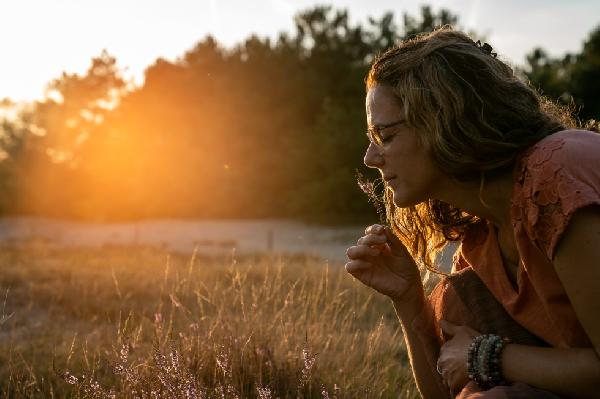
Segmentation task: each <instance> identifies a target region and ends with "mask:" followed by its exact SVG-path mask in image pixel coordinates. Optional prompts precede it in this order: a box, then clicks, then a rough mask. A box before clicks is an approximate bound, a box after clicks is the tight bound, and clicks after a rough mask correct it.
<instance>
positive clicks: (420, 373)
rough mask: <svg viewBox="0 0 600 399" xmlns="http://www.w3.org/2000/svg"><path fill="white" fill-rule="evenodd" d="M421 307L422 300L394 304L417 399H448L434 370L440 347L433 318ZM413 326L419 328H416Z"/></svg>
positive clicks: (446, 390) (446, 391)
mask: <svg viewBox="0 0 600 399" xmlns="http://www.w3.org/2000/svg"><path fill="white" fill-rule="evenodd" d="M425 306H428V303H427V301H426V300H425V298H424V297H423V298H419V299H418V300H416V301H415V304H414V305H410V306H407V304H406V303H399V302H397V301H394V308H395V309H396V314H397V315H398V319H399V320H400V324H401V325H402V330H403V333H404V340H405V342H406V349H407V352H408V357H409V360H410V365H411V368H412V371H413V376H414V378H415V382H416V384H417V388H418V389H419V392H420V393H421V396H422V397H423V398H424V399H437V398H450V397H451V396H450V392H449V390H448V388H447V387H446V385H445V384H444V382H443V380H442V378H441V376H440V375H439V374H438V373H437V371H436V368H435V367H436V361H437V357H438V353H439V350H440V348H439V342H438V341H437V339H436V332H435V328H434V325H433V319H432V318H431V317H430V315H429V313H428V312H427V311H426V309H425ZM415 322H416V323H415ZM415 324H418V325H419V328H418V329H416V328H415Z"/></svg>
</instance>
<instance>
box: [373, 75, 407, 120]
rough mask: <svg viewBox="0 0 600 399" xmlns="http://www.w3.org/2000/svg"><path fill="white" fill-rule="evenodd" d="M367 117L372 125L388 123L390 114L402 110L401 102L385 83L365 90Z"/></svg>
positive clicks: (394, 114)
mask: <svg viewBox="0 0 600 399" xmlns="http://www.w3.org/2000/svg"><path fill="white" fill-rule="evenodd" d="M365 102H366V103H365V105H366V110H367V118H368V119H369V123H370V124H372V125H378V124H385V123H389V122H390V121H389V120H388V119H389V118H390V116H396V117H397V116H398V114H399V113H402V112H403V108H402V103H401V102H400V99H399V98H398V97H397V96H396V94H395V93H394V90H393V88H392V87H390V86H387V85H379V84H378V85H374V86H372V87H371V88H369V90H368V91H367V96H366V100H365Z"/></svg>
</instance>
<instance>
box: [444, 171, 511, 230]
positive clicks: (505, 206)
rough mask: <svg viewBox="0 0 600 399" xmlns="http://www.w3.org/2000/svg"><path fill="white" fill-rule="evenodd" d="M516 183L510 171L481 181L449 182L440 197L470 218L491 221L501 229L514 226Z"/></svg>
mask: <svg viewBox="0 0 600 399" xmlns="http://www.w3.org/2000/svg"><path fill="white" fill-rule="evenodd" d="M513 186H514V181H513V176H512V173H510V172H508V173H505V174H502V175H499V176H496V177H494V178H484V179H483V181H478V182H457V181H456V180H452V181H448V182H446V184H442V185H440V187H439V195H438V196H437V198H439V199H440V200H442V201H444V202H447V203H449V204H451V205H453V206H455V207H457V208H460V209H462V210H464V211H465V212H467V213H469V214H470V215H473V216H477V217H480V218H482V219H486V220H488V221H490V222H491V223H492V224H494V225H495V226H496V228H497V229H498V230H505V229H508V228H510V227H511V222H510V203H511V202H510V201H511V196H512V191H513Z"/></svg>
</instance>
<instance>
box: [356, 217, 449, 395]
mask: <svg viewBox="0 0 600 399" xmlns="http://www.w3.org/2000/svg"><path fill="white" fill-rule="evenodd" d="M346 254H347V255H348V262H347V263H346V265H345V267H346V270H347V271H348V273H350V274H352V276H354V277H355V278H356V279H358V280H359V281H361V282H362V283H363V284H365V285H367V286H369V287H371V288H373V289H375V290H377V291H378V292H380V293H382V294H384V295H386V296H388V297H389V298H390V299H392V301H393V303H394V307H395V309H396V314H397V315H398V318H399V319H400V323H401V324H402V329H403V331H404V339H405V341H406V348H407V351H408V354H409V357H410V362H411V365H412V368H413V375H414V377H415V380H416V383H417V387H418V388H419V391H420V392H421V395H422V396H423V397H424V398H426V399H438V398H441V399H443V398H448V397H449V392H448V388H447V387H446V386H444V384H443V381H442V379H441V377H440V375H439V374H437V372H436V371H435V364H436V360H437V355H438V352H439V342H438V340H437V338H436V337H437V335H436V331H435V327H434V325H433V316H432V314H431V313H430V312H428V311H427V310H428V309H429V308H426V307H425V306H426V304H427V301H426V300H425V294H424V292H423V284H422V282H421V277H420V274H419V269H418V267H417V265H416V264H415V262H414V260H413V259H412V258H411V257H410V254H409V253H408V251H407V250H406V248H405V247H404V246H403V245H402V243H401V242H400V240H398V238H397V237H395V236H394V235H393V234H392V232H391V231H390V230H389V229H388V228H384V227H383V226H380V225H373V226H369V227H368V228H367V229H366V230H365V235H364V236H363V237H361V238H359V240H358V242H357V245H355V246H352V247H350V248H348V250H347V251H346ZM427 306H428V305H427ZM415 325H420V328H415Z"/></svg>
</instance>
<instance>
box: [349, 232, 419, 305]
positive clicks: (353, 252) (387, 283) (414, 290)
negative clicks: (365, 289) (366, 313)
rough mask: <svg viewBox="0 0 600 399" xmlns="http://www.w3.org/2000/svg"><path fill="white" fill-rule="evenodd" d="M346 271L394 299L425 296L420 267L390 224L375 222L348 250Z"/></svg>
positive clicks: (401, 299)
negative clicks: (385, 225)
mask: <svg viewBox="0 0 600 399" xmlns="http://www.w3.org/2000/svg"><path fill="white" fill-rule="evenodd" d="M346 255H347V256H348V262H347V263H346V271H347V272H348V273H350V274H352V275H353V276H354V277H356V278H357V279H358V280H360V281H361V282H362V283H363V284H365V285H368V286H369V287H371V288H373V289H375V290H377V291H379V292H380V293H382V294H384V295H387V296H388V297H390V298H391V299H392V300H394V301H398V302H405V301H406V300H407V299H409V298H413V297H414V299H420V298H422V296H423V284H422V282H421V275H420V274H419V269H418V267H417V265H416V264H415V262H414V260H413V259H412V258H411V256H410V254H409V253H408V251H407V250H406V248H405V247H404V245H402V243H401V242H400V240H398V238H397V237H396V236H394V234H393V233H392V232H391V231H390V229H389V228H387V227H384V226H381V225H378V224H375V225H372V226H369V227H367V228H366V229H365V235H364V236H362V237H361V238H359V239H358V242H357V244H356V245H355V246H352V247H350V248H348V250H347V251H346Z"/></svg>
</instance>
